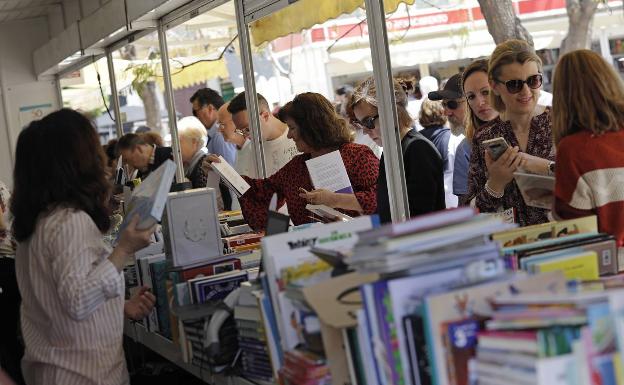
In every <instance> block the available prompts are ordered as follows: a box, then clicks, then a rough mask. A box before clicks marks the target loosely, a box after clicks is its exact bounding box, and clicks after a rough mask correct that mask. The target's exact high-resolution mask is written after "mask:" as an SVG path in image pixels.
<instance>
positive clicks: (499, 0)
mask: <svg viewBox="0 0 624 385" xmlns="http://www.w3.org/2000/svg"><path fill="white" fill-rule="evenodd" d="M479 5H480V6H481V13H483V17H484V18H485V22H486V23H487V27H488V31H489V32H490V35H492V37H493V38H494V42H495V43H496V44H500V43H502V42H504V41H506V40H509V39H520V40H526V42H527V43H529V45H531V47H532V46H533V38H532V37H531V34H529V31H527V30H526V28H524V27H523V26H522V23H521V22H520V19H519V18H518V16H516V13H515V12H514V8H513V4H512V2H511V0H479Z"/></svg>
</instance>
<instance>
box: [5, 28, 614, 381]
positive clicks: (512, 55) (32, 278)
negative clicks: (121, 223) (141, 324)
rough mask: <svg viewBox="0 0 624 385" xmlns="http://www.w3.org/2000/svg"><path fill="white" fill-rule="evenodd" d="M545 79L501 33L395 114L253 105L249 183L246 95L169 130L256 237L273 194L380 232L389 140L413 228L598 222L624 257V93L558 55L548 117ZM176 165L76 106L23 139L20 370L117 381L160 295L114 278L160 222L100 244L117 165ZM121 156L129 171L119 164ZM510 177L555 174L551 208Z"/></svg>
mask: <svg viewBox="0 0 624 385" xmlns="http://www.w3.org/2000/svg"><path fill="white" fill-rule="evenodd" d="M542 79H543V78H542V63H541V60H540V58H539V57H538V56H537V55H536V54H535V52H534V50H533V49H532V47H530V46H529V45H528V44H527V43H526V42H524V41H521V40H509V41H507V42H504V43H501V44H499V45H498V46H497V47H496V49H495V50H494V52H493V53H492V55H491V56H490V57H489V58H487V59H479V60H475V61H474V62H473V63H471V64H470V65H469V66H468V67H467V68H466V69H465V70H464V71H463V72H462V73H458V74H455V75H454V76H452V77H450V78H449V79H448V81H446V82H445V84H444V85H443V86H442V88H441V89H438V88H437V81H436V79H434V78H431V77H425V78H423V79H421V87H420V90H421V92H422V93H423V95H422V96H423V97H422V100H419V101H418V103H417V104H414V103H412V101H410V99H409V98H408V93H407V90H408V89H409V88H410V87H409V85H407V84H405V82H403V81H401V80H399V79H396V80H394V82H393V90H394V97H395V100H396V106H382V105H380V104H379V101H378V98H377V87H376V84H375V80H374V79H373V78H368V79H365V80H364V81H362V82H361V83H360V84H358V85H356V86H355V87H342V88H341V89H340V90H339V92H338V95H339V97H340V100H339V104H338V106H336V105H335V104H334V103H332V102H331V101H330V100H328V99H327V98H326V97H324V96H323V95H320V94H317V93H312V92H306V93H301V94H298V95H296V96H295V97H294V98H293V100H292V101H290V102H289V103H287V104H286V105H285V106H283V107H282V108H281V109H280V110H279V112H278V113H277V115H274V114H273V111H271V107H270V106H269V103H268V102H267V100H266V99H265V98H264V97H263V96H262V95H260V94H258V95H257V99H258V102H259V103H258V111H259V115H260V133H261V140H262V142H263V147H264V155H265V163H266V172H267V177H266V178H260V177H259V175H258V174H257V172H256V171H257V167H256V166H257V165H256V160H255V158H254V152H253V148H252V145H251V141H250V138H251V135H252V134H251V132H250V129H249V125H250V123H249V121H250V116H249V113H248V109H247V105H246V95H245V93H244V92H243V93H241V94H239V95H237V96H236V97H234V98H233V99H232V100H230V101H229V102H225V101H224V100H223V98H222V97H221V96H220V95H219V94H218V93H217V92H215V91H214V90H211V89H207V88H205V89H201V90H199V91H197V92H196V93H195V94H194V95H193V97H192V98H191V99H190V103H191V104H192V106H193V116H189V117H185V118H183V119H181V120H180V121H179V122H178V135H179V143H180V151H181V158H182V159H181V160H182V163H183V166H184V174H185V177H186V178H187V179H188V181H189V182H190V184H191V185H192V187H193V188H201V187H206V186H209V187H214V188H216V189H219V191H220V202H221V203H220V207H221V208H224V209H230V208H232V207H235V208H236V207H240V208H241V210H242V212H243V215H244V217H245V219H246V221H247V222H248V223H249V225H250V226H251V227H252V228H253V229H255V230H263V229H264V227H265V224H266V216H267V210H268V207H269V205H270V202H271V200H272V198H273V196H277V205H278V207H281V208H282V209H283V210H287V212H288V214H289V215H290V217H291V220H292V222H293V224H295V225H300V224H304V223H308V222H310V221H312V218H311V215H310V213H309V212H308V211H307V210H306V208H305V207H306V205H307V204H309V203H311V204H323V205H326V206H329V207H332V208H335V209H338V210H340V211H342V212H344V213H346V214H348V215H351V216H357V215H368V214H378V215H379V217H380V219H381V221H382V222H389V221H391V216H390V201H389V196H388V195H389V194H388V186H387V184H386V162H387V161H388V160H387V159H385V157H384V155H383V153H382V149H383V145H384V143H383V140H382V136H383V135H382V132H383V131H384V130H395V129H396V130H398V134H399V136H400V138H401V154H402V157H403V164H404V175H405V183H406V186H407V197H408V202H409V215H410V216H411V217H413V216H417V215H422V214H426V213H430V212H434V211H438V210H444V209H445V208H450V207H454V206H457V205H460V206H461V205H472V206H474V207H476V208H478V209H479V211H480V212H482V213H491V214H501V215H508V216H509V218H510V220H513V221H515V222H516V223H518V224H519V225H521V226H526V225H532V224H538V223H542V222H546V221H548V220H551V219H553V218H572V217H579V216H584V215H588V214H596V215H597V216H598V223H599V228H600V231H603V232H607V233H610V234H613V235H615V237H616V239H617V241H618V244H619V246H620V247H623V246H624V215H623V213H624V189H623V188H622V185H623V183H624V130H622V128H623V126H624V84H623V82H622V80H621V79H620V77H619V76H618V75H617V73H616V72H615V71H614V69H613V68H612V66H611V65H609V64H608V63H607V62H606V61H605V60H604V59H603V58H602V57H600V56H599V55H598V54H596V53H594V52H592V51H589V50H578V51H573V52H570V53H568V54H566V55H563V56H562V57H561V58H560V60H559V63H558V65H557V67H556V70H555V75H554V82H553V100H552V106H544V105H541V104H540V103H539V100H540V89H541V86H542ZM434 83H435V87H433V86H432V84H434ZM388 107H392V108H396V111H397V116H398V122H397V123H398V125H397V126H396V127H384V126H383V124H382V122H381V120H380V119H379V116H380V109H383V108H388ZM500 138H502V139H504V142H505V143H506V144H508V147H507V148H506V149H505V148H503V149H504V151H503V152H502V153H501V154H496V156H495V154H493V153H492V152H490V151H489V150H488V148H487V146H486V145H485V144H484V143H489V141H491V140H501V139H500ZM159 139H160V140H159ZM334 151H339V153H340V156H341V158H342V160H343V163H344V166H345V169H346V172H347V175H348V177H349V180H350V182H351V185H352V190H353V191H352V192H350V193H337V192H333V191H328V190H323V189H315V187H314V186H313V184H312V181H311V178H310V175H309V172H308V169H307V167H306V161H307V160H310V159H312V158H316V157H319V156H322V155H325V154H328V153H330V152H334ZM172 154H173V151H172V149H171V148H170V147H165V146H163V143H162V140H161V138H159V137H158V136H157V135H154V134H153V133H129V134H126V135H124V136H123V137H121V138H119V140H118V141H116V142H111V143H109V144H108V145H107V146H105V148H102V146H101V145H100V144H99V142H98V137H97V134H96V131H95V130H94V129H93V126H92V124H91V122H89V120H87V119H86V118H85V117H84V116H82V115H81V114H80V113H78V112H76V111H72V110H68V109H63V110H60V111H57V112H54V113H52V114H50V115H48V116H47V117H45V118H43V119H41V120H38V121H35V122H33V123H31V124H30V125H29V126H28V127H27V128H26V129H24V130H23V131H22V132H21V133H20V136H19V138H18V142H17V148H16V162H15V170H14V181H13V194H12V198H11V199H10V200H9V193H8V189H7V188H6V187H5V186H4V185H2V184H0V265H1V266H2V275H1V276H0V277H1V279H2V282H0V285H1V286H2V289H3V291H2V293H0V298H1V299H2V303H3V304H4V305H5V309H6V308H13V309H15V312H14V313H11V312H10V311H9V313H8V314H9V315H11V314H17V306H18V304H19V300H20V295H21V298H23V301H22V305H21V335H22V336H23V342H24V344H25V352H24V356H23V359H22V361H21V365H22V369H23V372H22V373H23V375H24V377H25V380H26V383H28V384H29V385H34V384H37V385H39V384H61V383H62V384H65V383H94V384H95V383H98V384H121V383H127V380H128V373H127V370H126V366H125V361H124V359H123V357H124V355H123V350H122V330H123V324H122V320H123V317H124V316H126V317H130V318H134V319H139V318H142V317H144V316H145V315H146V314H147V313H148V312H149V311H150V310H151V308H152V307H153V306H154V301H155V299H154V296H153V295H152V294H151V293H150V292H149V291H147V290H146V289H145V288H142V289H141V290H139V291H138V292H137V293H136V294H135V295H134V296H133V297H132V298H130V299H129V300H124V296H123V287H124V282H123V274H122V272H121V270H122V267H123V264H124V262H125V260H126V258H127V257H128V256H130V255H132V254H133V253H134V252H135V251H137V250H139V249H141V248H142V247H144V246H145V245H147V243H148V242H149V238H150V235H151V232H152V231H153V229H148V230H138V229H137V228H136V224H137V221H136V218H135V219H133V221H131V222H130V225H129V226H128V227H127V228H126V229H125V230H124V231H123V232H122V233H121V235H120V238H119V243H118V244H117V246H116V247H115V248H113V249H111V248H110V247H109V246H107V245H106V244H105V243H104V242H103V238H102V235H103V234H104V233H106V232H107V231H108V230H109V228H110V226H111V223H110V219H109V214H110V207H109V202H110V200H111V191H112V190H111V187H112V183H111V180H112V179H113V175H114V172H113V171H114V170H115V169H116V168H117V167H119V166H124V167H125V166H127V167H128V168H130V169H132V170H135V175H136V176H137V177H139V178H145V177H146V176H148V175H149V173H150V172H152V171H154V170H155V169H156V168H157V167H158V166H159V165H160V164H162V163H163V162H164V161H165V160H167V159H172ZM119 155H121V159H122V162H123V165H117V164H116V163H117V162H118V159H119ZM498 155H500V156H498ZM219 156H221V157H222V158H223V159H224V160H225V161H227V162H228V163H230V164H231V165H233V166H234V167H235V169H236V170H237V171H238V172H239V173H240V174H241V175H243V177H244V178H245V180H246V181H247V182H248V183H249V184H250V186H251V188H250V189H249V190H248V191H247V192H246V193H245V194H243V195H242V196H241V197H240V198H238V199H237V198H236V196H234V195H232V194H231V193H230V192H229V191H228V190H227V188H225V187H224V185H223V184H219V182H218V179H217V181H216V184H214V185H212V186H211V185H210V184H211V183H212V182H210V179H211V178H209V175H210V173H211V172H212V170H211V168H212V164H213V163H215V162H219V161H220V160H219ZM42 164H46V167H45V168H43V167H41V165H42ZM128 171H131V170H128ZM517 171H525V172H529V173H532V174H538V175H554V176H555V186H556V187H555V199H554V204H553V207H552V208H551V210H547V209H544V208H536V207H531V206H528V205H527V204H526V203H525V201H524V199H523V197H522V194H521V192H520V190H519V187H518V185H517V183H516V182H515V179H514V173H515V172H517ZM129 174H131V173H129ZM12 269H13V270H12ZM18 285H19V292H18V290H17V287H18ZM2 322H3V327H2V331H3V334H2V337H1V338H2V341H1V343H0V348H2V349H1V350H0V360H1V361H0V363H1V365H2V367H3V368H5V370H7V372H9V374H10V375H11V376H12V377H13V378H14V380H16V381H18V383H21V382H22V378H21V375H20V370H19V364H18V363H17V362H16V360H19V357H20V356H21V352H20V342H19V341H18V339H17V337H16V335H17V334H16V333H13V332H9V333H5V332H6V331H7V330H9V331H15V330H17V328H18V319H17V317H11V316H8V317H7V316H5V317H3V321H2ZM0 375H3V374H2V373H0Z"/></svg>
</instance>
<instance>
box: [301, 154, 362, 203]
mask: <svg viewBox="0 0 624 385" xmlns="http://www.w3.org/2000/svg"><path fill="white" fill-rule="evenodd" d="M306 166H307V167H308V172H309V173H310V179H312V185H314V188H315V189H325V190H329V191H333V192H337V193H344V194H347V193H352V192H353V188H352V187H351V181H350V180H349V176H348V175H347V169H346V168H345V165H344V162H343V161H342V157H341V156H340V151H334V152H330V153H329V154H325V155H323V156H319V157H316V158H312V159H310V160H306Z"/></svg>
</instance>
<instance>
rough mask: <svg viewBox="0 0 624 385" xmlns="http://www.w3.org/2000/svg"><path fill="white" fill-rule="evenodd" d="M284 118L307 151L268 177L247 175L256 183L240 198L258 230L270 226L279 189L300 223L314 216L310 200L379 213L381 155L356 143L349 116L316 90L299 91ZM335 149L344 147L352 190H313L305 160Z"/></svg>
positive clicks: (357, 211) (280, 202)
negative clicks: (270, 212)
mask: <svg viewBox="0 0 624 385" xmlns="http://www.w3.org/2000/svg"><path fill="white" fill-rule="evenodd" d="M279 119H280V120H281V121H283V122H284V123H286V124H287V125H288V138H290V139H292V140H293V141H294V142H295V145H296V146H297V150H298V151H299V152H301V153H302V154H300V155H297V156H295V157H294V158H292V159H291V161H290V162H288V163H287V164H286V165H285V166H284V167H282V168H281V169H280V170H279V171H277V172H276V173H275V174H273V175H272V176H270V177H269V178H266V179H252V178H249V177H245V179H246V180H247V182H248V183H249V184H250V185H251V188H250V189H249V190H248V191H247V192H246V193H245V194H244V195H243V196H242V197H241V198H240V203H241V209H242V211H243V215H244V216H245V219H246V220H247V222H248V223H249V225H250V226H251V227H252V228H253V229H256V230H260V229H264V228H265V226H266V217H267V209H268V207H269V203H270V201H271V198H272V197H273V194H275V193H276V194H277V197H278V207H281V206H282V205H283V204H284V203H286V204H287V205H288V213H289V214H290V217H291V219H292V221H293V223H294V224H295V225H300V224H303V223H309V222H311V221H312V219H311V215H312V213H311V212H309V211H308V210H306V208H305V207H306V205H307V204H308V203H312V204H324V205H326V206H330V207H333V208H336V209H339V210H340V211H343V212H344V213H346V214H347V215H351V216H357V215H360V214H373V213H375V211H376V195H377V194H376V186H377V170H378V167H379V160H377V157H375V154H373V152H372V151H371V149H370V148H368V147H367V146H364V145H360V144H355V143H352V141H353V137H352V134H351V131H350V130H349V129H348V128H347V123H346V121H345V120H344V119H343V118H342V117H341V116H340V115H338V114H337V113H336V111H335V109H334V106H333V105H332V104H331V102H330V101H329V100H327V99H326V98H325V97H324V96H323V95H321V94H317V93H313V92H307V93H303V94H299V95H297V96H296V97H295V98H294V99H293V100H292V101H291V102H288V103H287V104H286V105H285V106H284V107H282V109H281V110H280V112H279ZM336 150H338V151H340V155H341V157H342V160H343V162H344V164H345V168H346V169H347V175H348V176H349V179H350V181H351V186H352V188H353V193H335V192H330V191H327V190H314V187H313V186H312V181H311V179H310V174H309V173H308V168H307V167H306V161H307V160H309V159H312V158H315V157H318V156H322V155H325V154H328V153H330V152H333V151H336Z"/></svg>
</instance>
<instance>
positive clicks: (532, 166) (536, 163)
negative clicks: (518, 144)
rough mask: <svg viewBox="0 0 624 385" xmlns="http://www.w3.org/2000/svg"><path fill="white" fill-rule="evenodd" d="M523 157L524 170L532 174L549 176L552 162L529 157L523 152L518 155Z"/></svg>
mask: <svg viewBox="0 0 624 385" xmlns="http://www.w3.org/2000/svg"><path fill="white" fill-rule="evenodd" d="M518 155H519V156H520V157H522V169H523V170H525V171H526V172H529V173H531V174H538V175H548V173H549V171H550V170H549V167H548V166H549V165H550V160H548V159H544V158H539V157H537V156H533V155H529V154H527V153H524V152H521V153H519V154H518Z"/></svg>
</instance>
